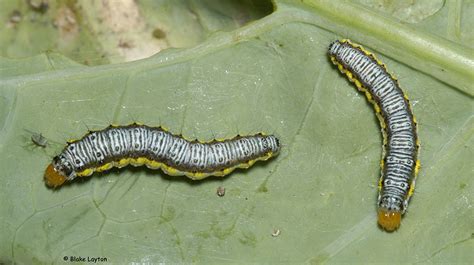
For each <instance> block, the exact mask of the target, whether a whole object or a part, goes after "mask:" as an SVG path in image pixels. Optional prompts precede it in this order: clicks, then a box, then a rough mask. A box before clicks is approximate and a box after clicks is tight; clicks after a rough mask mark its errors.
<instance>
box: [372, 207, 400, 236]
mask: <svg viewBox="0 0 474 265" xmlns="http://www.w3.org/2000/svg"><path fill="white" fill-rule="evenodd" d="M377 215H378V223H379V225H380V226H381V227H382V228H383V229H384V230H385V231H388V232H393V231H395V230H397V228H398V227H399V226H400V222H401V219H402V213H401V212H398V211H391V210H387V209H383V208H382V209H379V210H378V214H377Z"/></svg>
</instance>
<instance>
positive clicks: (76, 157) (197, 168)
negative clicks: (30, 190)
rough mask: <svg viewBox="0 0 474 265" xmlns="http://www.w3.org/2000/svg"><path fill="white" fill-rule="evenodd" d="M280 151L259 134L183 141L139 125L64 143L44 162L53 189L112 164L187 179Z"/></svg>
mask: <svg viewBox="0 0 474 265" xmlns="http://www.w3.org/2000/svg"><path fill="white" fill-rule="evenodd" d="M279 151H280V143H279V140H278V139H277V138H276V137H275V136H273V135H268V136H267V135H264V134H262V133H259V134H255V135H251V136H239V135H237V136H236V137H234V138H232V139H227V140H212V141H210V142H207V143H204V142H199V141H197V140H193V141H191V140H186V139H184V138H183V137H182V136H180V135H173V134H172V133H170V132H168V131H167V130H166V129H164V128H162V127H149V126H146V125H140V124H136V123H134V124H130V125H127V126H109V127H107V128H105V129H103V130H100V131H92V132H89V133H88V134H87V135H85V136H84V137H83V138H82V139H80V140H77V141H70V142H68V144H67V146H66V147H65V148H64V150H63V151H62V152H61V153H60V154H59V155H58V156H56V157H54V158H53V162H52V163H51V164H49V165H48V167H47V168H46V172H45V175H44V179H45V182H46V184H47V185H48V186H49V187H52V188H56V187H59V186H61V185H63V184H64V183H65V182H66V181H71V180H73V179H74V178H76V177H85V176H90V175H91V174H92V173H94V172H102V171H106V170H108V169H111V168H112V167H114V166H115V167H118V168H121V167H124V166H127V165H128V164H131V165H133V166H142V165H146V166H147V167H148V168H151V169H158V168H161V169H162V170H163V171H164V172H165V173H166V174H168V175H172V176H178V175H186V176H187V177H189V178H191V179H195V180H198V179H203V178H206V177H208V176H211V175H212V176H224V175H227V174H230V173H231V172H232V171H233V170H234V169H236V168H249V167H250V166H252V165H253V164H254V163H255V162H256V161H259V160H267V159H269V158H271V157H273V156H276V155H277V154H278V152H279Z"/></svg>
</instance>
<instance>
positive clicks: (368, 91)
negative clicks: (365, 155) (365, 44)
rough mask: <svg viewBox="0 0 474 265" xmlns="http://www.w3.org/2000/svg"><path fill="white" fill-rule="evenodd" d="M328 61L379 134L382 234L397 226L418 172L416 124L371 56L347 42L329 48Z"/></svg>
mask: <svg viewBox="0 0 474 265" xmlns="http://www.w3.org/2000/svg"><path fill="white" fill-rule="evenodd" d="M329 56H330V58H331V61H332V62H333V63H334V64H335V65H337V67H338V68H339V70H340V71H341V73H343V74H346V76H347V77H348V78H349V80H350V81H351V82H354V83H355V84H356V86H357V88H358V89H359V91H361V92H363V93H364V94H365V95H366V97H367V99H368V100H369V102H371V103H372V104H373V105H374V108H375V113H376V115H377V117H378V119H379V121H380V126H381V128H382V134H383V139H384V140H383V154H382V160H381V162H380V167H381V177H380V180H379V185H378V190H379V195H378V213H377V216H378V223H379V225H380V226H381V227H382V228H383V229H385V230H386V231H394V230H396V229H397V228H398V227H399V226H400V222H401V216H402V215H403V214H404V213H405V211H406V210H407V207H408V201H409V200H410V197H411V196H412V195H413V192H414V189H415V178H416V175H417V174H418V171H419V168H420V162H419V160H418V158H417V157H418V149H419V147H420V143H419V141H418V136H417V130H416V120H415V117H414V116H413V113H412V110H411V107H410V104H409V101H408V97H407V96H406V94H405V93H404V92H403V91H402V90H401V89H400V86H399V84H398V81H397V79H395V78H394V77H393V76H392V75H391V74H389V73H388V72H387V69H386V68H385V65H384V64H382V63H381V62H380V61H379V60H378V59H376V58H375V56H374V55H373V54H371V53H370V52H368V51H366V50H365V49H364V48H362V47H361V46H360V45H356V44H353V43H351V42H350V41H349V40H341V41H335V42H333V43H332V44H331V45H330V46H329Z"/></svg>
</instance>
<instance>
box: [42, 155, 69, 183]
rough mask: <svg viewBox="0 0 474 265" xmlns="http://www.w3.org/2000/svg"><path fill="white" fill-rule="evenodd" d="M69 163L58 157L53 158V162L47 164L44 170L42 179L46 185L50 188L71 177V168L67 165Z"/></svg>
mask: <svg viewBox="0 0 474 265" xmlns="http://www.w3.org/2000/svg"><path fill="white" fill-rule="evenodd" d="M68 165H69V163H67V162H66V163H64V161H62V160H61V159H60V158H59V157H55V158H54V159H53V163H51V164H49V165H48V167H47V168H46V171H45V172H44V181H45V182H46V185H47V186H48V187H51V188H57V187H59V186H61V185H63V184H64V182H66V180H68V179H71V175H73V174H72V172H73V171H72V170H71V169H70V167H69V166H68Z"/></svg>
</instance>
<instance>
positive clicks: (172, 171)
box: [77, 152, 274, 180]
mask: <svg viewBox="0 0 474 265" xmlns="http://www.w3.org/2000/svg"><path fill="white" fill-rule="evenodd" d="M273 156H274V154H273V153H272V152H269V153H267V154H265V155H263V156H261V157H258V158H256V159H253V160H249V161H248V162H244V163H240V164H238V165H235V166H232V167H229V168H224V169H222V170H218V171H213V172H188V171H181V170H179V169H177V168H174V167H172V166H168V165H166V164H164V163H162V162H160V161H155V160H150V159H148V158H146V157H137V158H122V159H120V160H119V161H113V162H109V163H106V164H104V165H100V166H97V167H94V168H88V169H85V170H83V171H81V172H78V173H77V176H78V177H87V176H90V175H92V174H93V173H94V172H103V171H107V170H109V169H111V168H113V167H117V168H122V167H125V166H127V165H132V166H136V167H138V166H143V165H145V166H147V167H148V168H151V169H161V170H162V171H163V172H164V173H165V174H167V175H170V176H187V177H189V178H191V179H194V180H200V179H204V178H207V177H209V176H218V177H222V176H226V175H229V174H230V173H232V172H233V171H234V170H235V169H236V168H243V169H246V168H249V167H251V166H252V165H253V164H255V163H256V162H257V161H266V160H268V159H270V158H271V157H273Z"/></svg>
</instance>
